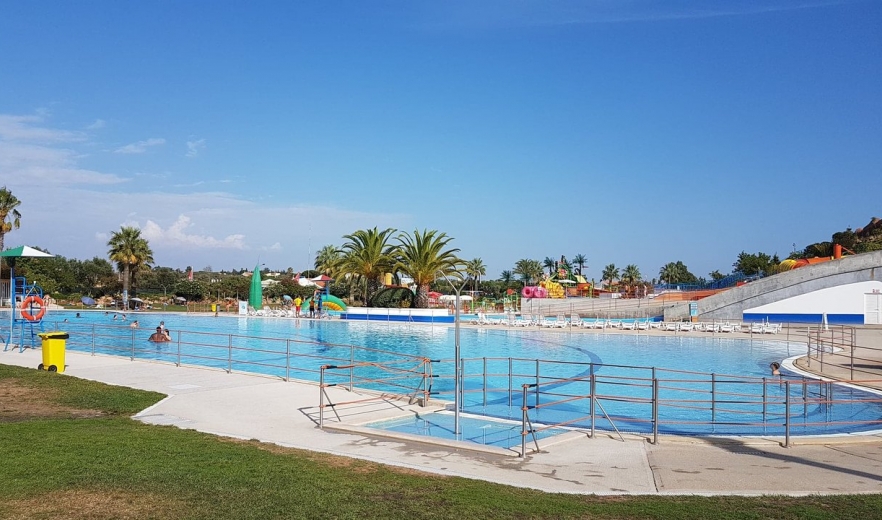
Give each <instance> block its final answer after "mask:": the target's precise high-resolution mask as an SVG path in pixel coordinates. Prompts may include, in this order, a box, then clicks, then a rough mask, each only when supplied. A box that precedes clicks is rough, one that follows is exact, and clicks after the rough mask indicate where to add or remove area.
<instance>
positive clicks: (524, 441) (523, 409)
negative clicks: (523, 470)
mask: <svg viewBox="0 0 882 520" xmlns="http://www.w3.org/2000/svg"><path fill="white" fill-rule="evenodd" d="M527 386H529V385H527V384H526V383H525V384H524V385H523V391H522V393H523V400H522V401H521V458H522V459H523V458H524V457H526V456H527Z"/></svg>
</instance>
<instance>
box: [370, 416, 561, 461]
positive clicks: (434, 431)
mask: <svg viewBox="0 0 882 520" xmlns="http://www.w3.org/2000/svg"><path fill="white" fill-rule="evenodd" d="M365 426H367V427H369V428H376V429H378V430H384V431H392V432H398V433H407V434H410V435H419V436H429V437H437V438H439V439H446V440H457V441H468V442H474V443H476V444H483V445H484V446H496V447H498V448H511V449H513V450H514V451H518V452H520V447H521V423H515V422H507V421H506V422H503V421H499V420H493V419H488V418H480V417H470V416H465V415H460V418H459V430H460V434H459V435H456V434H455V433H454V416H453V414H452V413H450V412H436V413H429V414H423V415H415V416H413V417H401V418H398V419H390V420H387V421H380V422H375V423H371V424H366V425H365ZM537 430H539V428H537ZM567 431H568V430H564V429H561V428H549V429H542V430H539V431H537V432H536V439H537V440H542V439H547V438H549V437H553V436H555V435H559V434H561V433H565V432H567ZM527 443H528V446H529V447H530V449H532V446H533V444H532V443H533V436H532V435H528V436H527Z"/></svg>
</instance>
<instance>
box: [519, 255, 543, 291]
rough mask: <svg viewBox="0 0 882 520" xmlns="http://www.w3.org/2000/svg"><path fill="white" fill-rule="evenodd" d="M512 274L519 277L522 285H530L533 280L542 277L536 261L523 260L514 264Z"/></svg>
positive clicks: (540, 266)
mask: <svg viewBox="0 0 882 520" xmlns="http://www.w3.org/2000/svg"><path fill="white" fill-rule="evenodd" d="M514 273H515V274H517V275H520V276H521V280H522V281H523V282H524V285H530V284H531V283H533V280H538V279H539V278H540V277H542V273H543V271H542V264H540V263H539V261H538V260H530V259H527V258H524V259H521V260H518V261H517V262H516V263H515V268H514Z"/></svg>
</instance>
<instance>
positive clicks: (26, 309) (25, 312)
mask: <svg viewBox="0 0 882 520" xmlns="http://www.w3.org/2000/svg"><path fill="white" fill-rule="evenodd" d="M34 304H37V305H39V306H40V311H39V312H38V313H37V315H36V316H34V315H33V314H31V312H30V308H31V307H32V306H33V305H34ZM44 314H46V304H45V303H43V298H40V297H39V296H35V295H31V296H28V297H27V298H25V299H24V301H22V302H21V317H22V318H24V319H26V320H28V321H40V320H41V319H42V318H43V315H44Z"/></svg>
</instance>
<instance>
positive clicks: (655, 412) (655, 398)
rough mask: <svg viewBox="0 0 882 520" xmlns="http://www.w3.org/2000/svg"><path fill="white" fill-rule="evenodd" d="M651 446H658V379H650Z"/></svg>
mask: <svg viewBox="0 0 882 520" xmlns="http://www.w3.org/2000/svg"><path fill="white" fill-rule="evenodd" d="M652 444H656V445H657V444H658V379H656V378H655V376H654V375H653V377H652Z"/></svg>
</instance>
